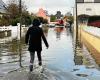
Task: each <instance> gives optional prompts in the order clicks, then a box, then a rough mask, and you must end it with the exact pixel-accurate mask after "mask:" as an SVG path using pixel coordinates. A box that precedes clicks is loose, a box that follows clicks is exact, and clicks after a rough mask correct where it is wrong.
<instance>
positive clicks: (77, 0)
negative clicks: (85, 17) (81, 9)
mask: <svg viewBox="0 0 100 80" xmlns="http://www.w3.org/2000/svg"><path fill="white" fill-rule="evenodd" d="M76 2H77V3H84V0H76Z"/></svg>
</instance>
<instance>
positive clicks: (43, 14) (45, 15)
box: [37, 8, 50, 22]
mask: <svg viewBox="0 0 100 80" xmlns="http://www.w3.org/2000/svg"><path fill="white" fill-rule="evenodd" d="M37 16H38V17H43V18H44V19H47V20H48V22H50V17H49V16H48V12H47V11H46V10H43V9H42V8H40V9H39V11H38V12H37Z"/></svg>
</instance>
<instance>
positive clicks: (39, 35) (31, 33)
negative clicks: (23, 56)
mask: <svg viewBox="0 0 100 80" xmlns="http://www.w3.org/2000/svg"><path fill="white" fill-rule="evenodd" d="M32 24H33V25H32V27H29V29H28V30H27V32H26V35H25V43H26V44H28V45H29V47H28V50H29V52H30V65H29V68H30V71H33V63H34V57H35V52H37V57H38V61H39V62H38V64H39V66H42V58H41V51H42V40H43V41H44V43H45V45H46V47H47V49H48V47H49V44H48V42H47V40H46V38H45V36H44V33H43V30H42V28H40V27H39V26H40V21H39V19H38V18H36V19H34V20H33V23H32Z"/></svg>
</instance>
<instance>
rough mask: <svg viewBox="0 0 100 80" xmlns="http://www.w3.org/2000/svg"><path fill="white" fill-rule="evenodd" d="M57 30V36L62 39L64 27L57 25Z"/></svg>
mask: <svg viewBox="0 0 100 80" xmlns="http://www.w3.org/2000/svg"><path fill="white" fill-rule="evenodd" d="M55 31H56V38H57V39H60V38H61V33H62V31H63V27H56V28H55Z"/></svg>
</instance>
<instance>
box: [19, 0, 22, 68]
mask: <svg viewBox="0 0 100 80" xmlns="http://www.w3.org/2000/svg"><path fill="white" fill-rule="evenodd" d="M19 14H20V40H19V57H20V58H19V62H20V64H19V65H20V67H22V63H21V61H22V55H21V25H22V1H21V0H19Z"/></svg>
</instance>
